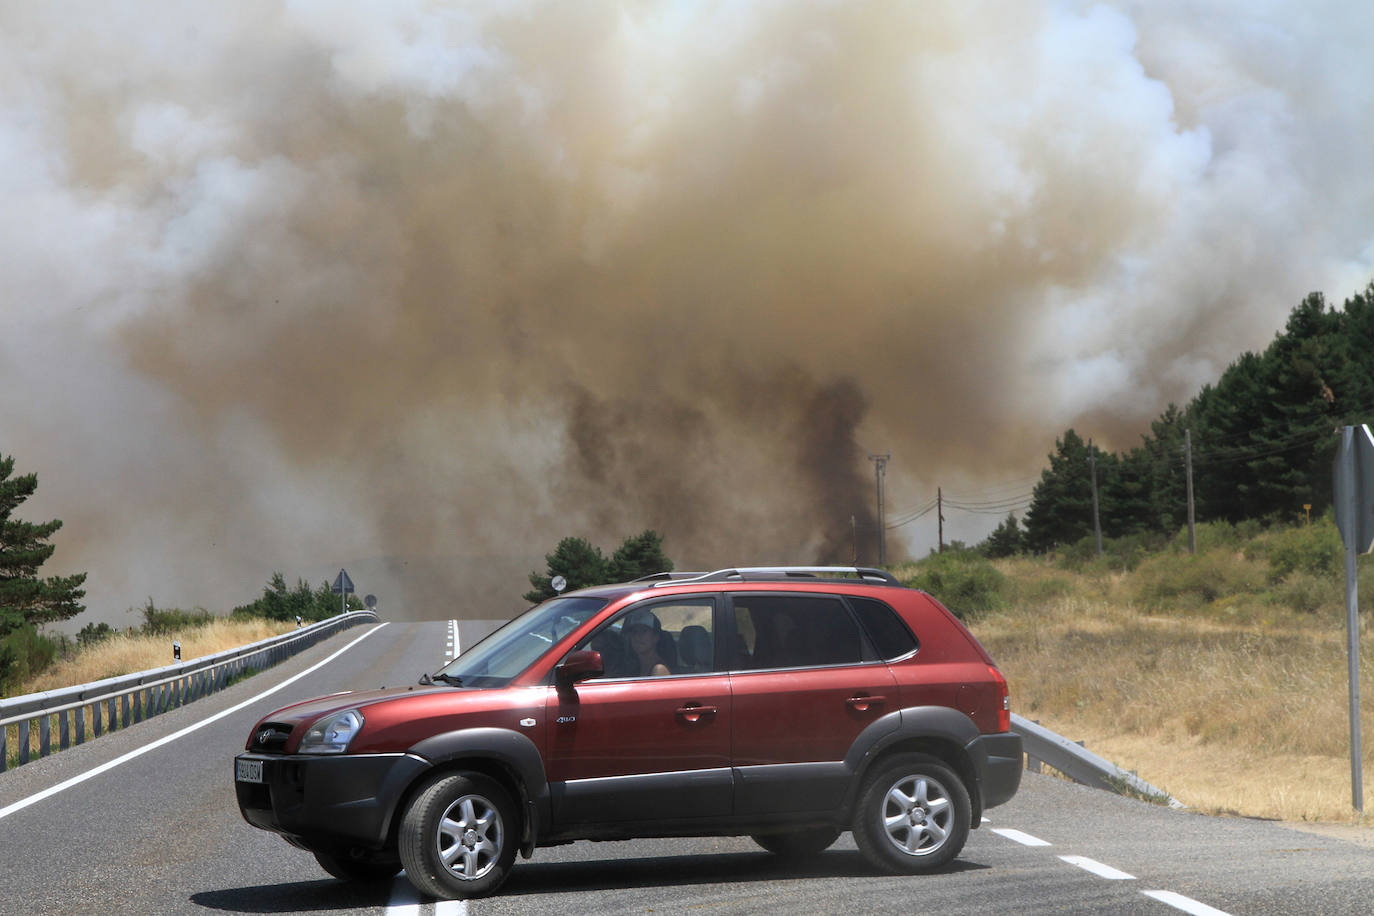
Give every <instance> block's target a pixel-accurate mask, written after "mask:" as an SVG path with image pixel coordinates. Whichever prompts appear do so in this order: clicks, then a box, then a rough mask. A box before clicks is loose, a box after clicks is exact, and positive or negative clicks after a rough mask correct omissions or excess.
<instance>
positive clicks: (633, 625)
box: [625, 611, 672, 675]
mask: <svg viewBox="0 0 1374 916" xmlns="http://www.w3.org/2000/svg"><path fill="white" fill-rule="evenodd" d="M662 630H663V624H661V623H659V620H658V618H657V617H656V616H654V614H653V613H651V612H649V611H635V612H634V613H632V614H630V616H629V617H628V618H626V620H625V635H626V636H627V637H629V641H630V652H631V654H632V655H633V656H634V657H633V659H632V663H637V665H638V670H637V671H635V672H633V673H634V674H640V675H646V674H647V675H663V674H671V673H672V672H671V671H669V670H668V666H667V664H665V663H664V661H663V656H662V655H660V654H659V649H658V646H659V640H658V637H659V634H660V633H661V632H662Z"/></svg>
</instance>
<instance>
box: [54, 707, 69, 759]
mask: <svg viewBox="0 0 1374 916" xmlns="http://www.w3.org/2000/svg"><path fill="white" fill-rule="evenodd" d="M71 746H72V731H71V727H70V726H69V725H68V724H67V714H66V713H65V712H59V713H58V714H57V749H58V750H59V751H65V750H66V749H67V748H69V747H71Z"/></svg>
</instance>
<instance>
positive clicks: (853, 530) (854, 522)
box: [849, 515, 859, 566]
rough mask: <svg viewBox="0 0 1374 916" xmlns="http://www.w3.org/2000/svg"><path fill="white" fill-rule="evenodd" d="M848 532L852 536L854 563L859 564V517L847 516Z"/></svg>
mask: <svg viewBox="0 0 1374 916" xmlns="http://www.w3.org/2000/svg"><path fill="white" fill-rule="evenodd" d="M849 533H850V534H851V535H853V537H854V565H855V566H858V565H859V519H858V518H857V517H855V516H853V515H851V516H849Z"/></svg>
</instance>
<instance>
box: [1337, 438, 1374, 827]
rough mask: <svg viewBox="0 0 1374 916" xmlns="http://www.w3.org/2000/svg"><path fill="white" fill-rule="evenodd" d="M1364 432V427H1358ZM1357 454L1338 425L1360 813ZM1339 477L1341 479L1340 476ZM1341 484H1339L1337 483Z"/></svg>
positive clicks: (1353, 761)
mask: <svg viewBox="0 0 1374 916" xmlns="http://www.w3.org/2000/svg"><path fill="white" fill-rule="evenodd" d="M1360 431H1361V433H1363V434H1364V435H1366V436H1368V435H1369V433H1368V427H1363V428H1361V430H1360ZM1359 472H1360V468H1359V456H1358V455H1357V453H1356V439H1355V428H1354V427H1353V426H1344V427H1342V428H1341V456H1340V464H1339V465H1338V466H1337V478H1338V480H1337V484H1338V486H1337V487H1336V492H1337V493H1338V494H1339V498H1338V499H1337V500H1336V503H1337V504H1336V517H1337V518H1338V519H1339V520H1340V522H1341V526H1340V527H1341V534H1342V535H1343V540H1344V542H1345V652H1346V659H1347V665H1348V669H1349V676H1350V799H1351V804H1353V805H1354V806H1355V810H1356V811H1358V812H1360V813H1361V814H1363V813H1364V773H1363V761H1362V760H1361V743H1362V741H1361V736H1360V591H1359V589H1360V585H1359V577H1358V576H1357V575H1356V568H1355V558H1356V556H1357V555H1358V554H1359V553H1360V549H1361V547H1363V546H1365V545H1364V544H1363V543H1362V538H1361V536H1360V534H1359V531H1360V524H1359V513H1360V512H1362V511H1363V507H1362V505H1361V502H1362V500H1363V499H1364V498H1367V494H1362V493H1361V488H1360V485H1359V483H1360V473H1359ZM1342 478H1343V479H1342ZM1342 483H1343V484H1344V485H1343V486H1341V485H1340V484H1342Z"/></svg>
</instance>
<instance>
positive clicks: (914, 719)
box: [844, 706, 987, 812]
mask: <svg viewBox="0 0 1374 916" xmlns="http://www.w3.org/2000/svg"><path fill="white" fill-rule="evenodd" d="M979 737H980V734H979V731H978V726H977V724H976V723H974V721H973V720H972V719H970V718H969V717H968V716H966V715H964V714H963V713H962V712H960V711H959V710H957V709H951V708H950V707H948V706H908V707H906V708H904V709H894V710H893V711H892V712H889V713H887V714H885V715H883V716H881V717H879V718H878V719H875V720H874V721H873V722H870V723H869V724H868V727H866V728H865V729H864V730H863V731H861V732H859V736H858V737H857V738H855V739H854V743H853V744H851V745H850V746H849V752H848V753H847V754H845V757H844V765H845V769H847V770H849V772H850V773H851V774H852V778H851V780H850V788H849V792H848V793H847V795H846V797H845V807H846V808H852V807H853V805H854V802H855V800H856V799H857V798H858V793H859V788H860V786H862V784H863V780H864V777H865V776H866V775H867V771H868V768H869V767H870V766H871V765H872V764H873V762H874V761H875V760H877V759H878V758H879V757H881V756H882V755H883V752H884V751H886V750H887V749H888V748H890V747H892V746H894V745H896V744H898V743H900V742H903V741H909V740H912V739H926V740H935V741H939V742H942V743H945V744H948V745H951V746H953V747H955V748H957V749H958V750H959V751H960V752H962V753H963V755H964V758H965V760H966V761H967V766H966V767H965V766H963V765H961V762H960V761H951V763H953V764H954V766H955V769H956V771H958V772H959V773H960V775H961V776H965V777H966V778H967V779H968V782H969V785H968V786H967V789H968V791H969V795H970V796H971V799H972V802H973V807H974V809H975V810H976V811H979V812H981V811H982V801H981V799H982V785H981V783H982V778H983V771H984V769H985V768H986V766H987V751H986V749H985V748H983V746H982V742H981V741H979V740H978V739H979ZM979 752H981V758H982V759H976V758H977V757H978V756H979Z"/></svg>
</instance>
